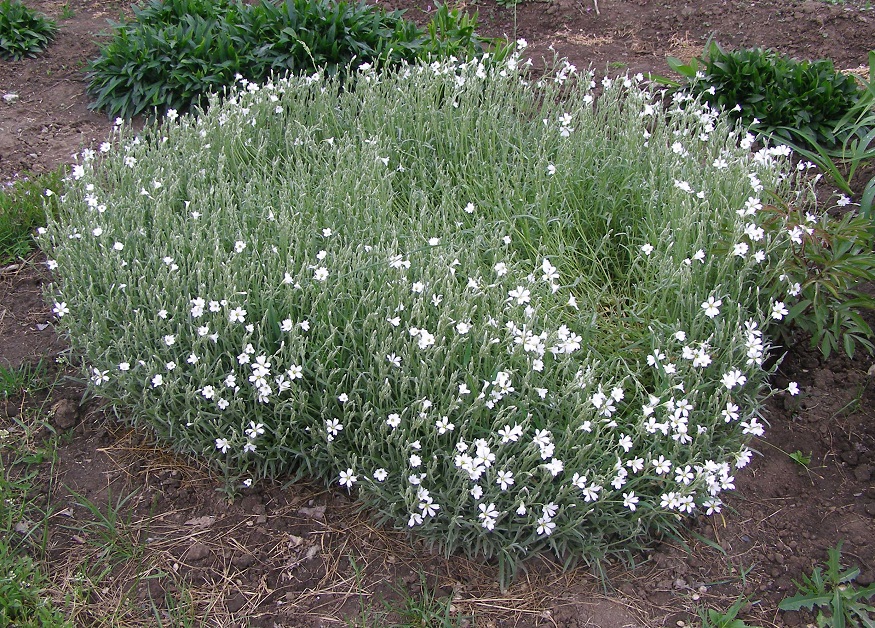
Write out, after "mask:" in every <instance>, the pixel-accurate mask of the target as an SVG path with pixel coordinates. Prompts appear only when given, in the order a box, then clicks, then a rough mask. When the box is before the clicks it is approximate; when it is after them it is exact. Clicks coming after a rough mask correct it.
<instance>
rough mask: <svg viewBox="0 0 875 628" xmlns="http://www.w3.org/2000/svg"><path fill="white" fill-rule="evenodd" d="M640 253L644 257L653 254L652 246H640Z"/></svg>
mask: <svg viewBox="0 0 875 628" xmlns="http://www.w3.org/2000/svg"><path fill="white" fill-rule="evenodd" d="M641 252H642V253H644V254H645V255H650V254H651V253H653V245H652V244H650V243H648V244H644V245H642V246H641Z"/></svg>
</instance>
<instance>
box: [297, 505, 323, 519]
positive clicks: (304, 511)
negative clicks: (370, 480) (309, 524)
mask: <svg viewBox="0 0 875 628" xmlns="http://www.w3.org/2000/svg"><path fill="white" fill-rule="evenodd" d="M298 513H299V514H301V515H304V516H305V517H310V519H316V521H322V520H323V519H325V506H324V505H322V506H313V507H312V508H306V507H305V508H300V509H298Z"/></svg>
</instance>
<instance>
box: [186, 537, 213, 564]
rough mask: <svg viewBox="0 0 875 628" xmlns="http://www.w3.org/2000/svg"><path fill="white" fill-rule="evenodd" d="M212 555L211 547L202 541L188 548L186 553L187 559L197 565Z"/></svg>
mask: <svg viewBox="0 0 875 628" xmlns="http://www.w3.org/2000/svg"><path fill="white" fill-rule="evenodd" d="M211 554H212V552H211V551H210V548H209V547H207V546H206V545H204V544H203V543H201V542H200V541H196V542H195V543H193V544H192V545H191V546H190V547H189V548H188V551H187V552H186V553H185V558H186V559H187V560H189V561H191V562H195V563H196V562H200V561H202V560H205V559H207V558H209V557H210V555H211Z"/></svg>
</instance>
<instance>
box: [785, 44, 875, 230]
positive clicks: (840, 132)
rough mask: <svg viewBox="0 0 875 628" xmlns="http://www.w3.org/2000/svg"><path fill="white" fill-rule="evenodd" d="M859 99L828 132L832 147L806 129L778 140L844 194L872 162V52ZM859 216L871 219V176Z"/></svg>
mask: <svg viewBox="0 0 875 628" xmlns="http://www.w3.org/2000/svg"><path fill="white" fill-rule="evenodd" d="M863 90H864V91H863V93H862V94H861V96H860V98H859V100H858V101H857V102H856V103H855V104H854V105H853V106H852V107H851V108H850V109H849V110H848V112H847V113H846V114H845V115H844V116H842V118H841V119H840V120H838V121H837V122H836V123H835V124H834V126H833V127H832V129H831V135H832V136H833V137H835V138H836V140H837V141H836V145H835V146H830V145H824V144H821V143H819V142H818V141H817V137H816V136H815V135H814V134H812V133H811V132H810V131H808V130H806V129H790V128H785V129H784V131H786V132H787V133H789V134H790V135H791V137H793V138H794V139H787V138H786V137H781V138H779V139H780V141H782V142H783V143H785V144H787V145H788V146H790V147H791V148H793V150H794V151H796V152H797V153H798V154H799V155H801V156H802V157H805V158H806V159H809V160H810V161H811V162H812V163H814V164H815V165H816V166H818V167H819V168H820V169H821V170H822V171H823V172H824V173H825V174H826V175H827V176H829V177H830V178H831V179H832V180H833V182H834V183H835V184H836V185H837V186H838V187H839V189H841V190H842V192H844V193H845V194H848V195H854V192H855V191H854V189H853V188H852V187H851V185H852V183H853V182H854V180H855V175H856V173H857V172H858V169H859V168H860V166H862V165H864V164H866V163H871V162H873V161H875V50H871V51H869V78H868V80H867V81H866V82H865V84H864V85H863ZM859 206H860V213H862V214H863V216H865V217H866V218H867V219H868V220H870V221H871V220H875V176H873V177H871V178H870V179H869V181H868V182H867V183H866V184H865V185H864V186H863V191H862V193H861V194H860V196H859Z"/></svg>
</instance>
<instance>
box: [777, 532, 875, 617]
mask: <svg viewBox="0 0 875 628" xmlns="http://www.w3.org/2000/svg"><path fill="white" fill-rule="evenodd" d="M841 549H842V544H841V543H839V544H838V546H836V547H834V548H830V549H829V550H828V552H829V559H828V560H827V563H826V573H824V572H823V569H822V568H821V567H815V568H814V571H813V572H812V574H811V575H810V576H808V575H806V574H802V582H796V581H795V580H794V581H793V584H795V585H796V588H797V589H798V591H799V592H798V593H797V594H796V595H794V596H792V597H789V598H787V599H785V600H784V601H782V602H781V603H780V604H779V605H778V608H779V609H781V610H782V611H798V610H799V609H801V608H806V609H808V610H814V607H817V608H818V612H817V625H818V626H819V627H820V628H824V627H826V626H830V627H831V628H845V626H853V627H858V626H865V627H867V628H871V627H872V626H875V619H873V617H872V615H871V613H875V607H873V606H872V605H871V604H867V600H870V599H871V598H873V597H875V585H869V586H867V587H863V588H859V589H858V588H857V587H856V586H854V584H853V582H854V580H855V579H856V577H857V576H858V575H859V574H860V569H859V567H853V568H851V569H845V568H844V567H843V566H842V564H841ZM820 609H823V610H820ZM825 611H826V612H828V613H829V614H828V615H827V614H826V613H825Z"/></svg>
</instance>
